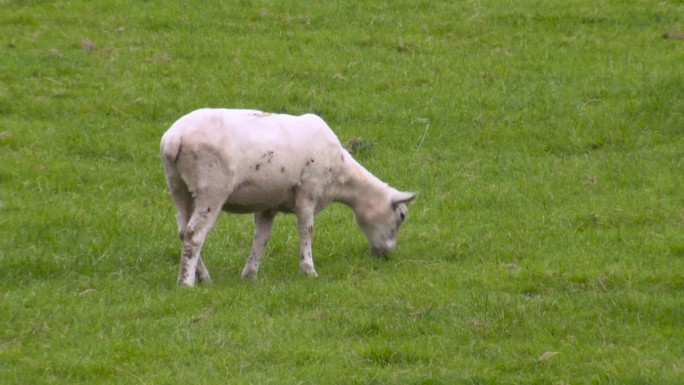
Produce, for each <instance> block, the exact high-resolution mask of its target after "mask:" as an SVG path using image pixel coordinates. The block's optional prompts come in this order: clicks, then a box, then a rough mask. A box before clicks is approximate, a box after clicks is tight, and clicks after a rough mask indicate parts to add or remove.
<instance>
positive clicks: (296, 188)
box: [161, 109, 416, 286]
mask: <svg viewBox="0 0 684 385" xmlns="http://www.w3.org/2000/svg"><path fill="white" fill-rule="evenodd" d="M161 155H162V161H163V164H164V170H165V172H166V177H167V181H168V184H169V189H170V191H171V194H172V195H173V199H174V201H175V203H176V208H177V210H178V215H177V220H178V233H179V236H180V238H181V240H182V241H183V251H182V255H181V264H180V272H179V274H178V284H179V285H183V286H193V285H194V283H195V280H196V279H198V280H200V281H205V282H206V281H211V278H210V276H209V272H208V270H207V268H206V267H205V265H204V263H203V261H202V258H201V256H200V250H201V248H202V244H203V243H204V239H205V237H206V235H207V233H208V232H209V230H210V229H211V228H212V227H213V225H214V223H215V221H216V219H217V218H218V216H219V213H220V212H221V211H222V210H223V211H227V212H232V213H254V224H255V232H254V242H253V244H252V250H251V252H250V254H249V258H248V260H247V264H246V265H245V267H244V269H243V271H242V277H243V278H244V279H249V278H255V277H256V275H257V271H258V269H259V260H260V258H261V254H262V251H263V249H264V247H265V246H266V243H267V242H268V238H269V236H270V234H271V229H272V227H273V219H274V217H275V215H276V214H277V213H278V212H285V213H294V214H295V215H296V216H297V228H298V230H299V245H300V254H299V269H300V271H301V272H302V273H304V274H307V275H310V276H316V275H317V274H316V270H315V269H314V263H313V257H312V254H311V240H312V235H313V218H314V215H316V214H317V213H318V212H320V211H321V210H322V209H323V208H325V207H326V206H327V205H328V204H330V203H331V202H340V203H343V204H345V205H347V206H349V207H350V208H351V209H352V210H353V211H354V214H355V216H356V221H357V223H358V224H359V226H360V227H361V229H363V232H364V233H365V235H366V237H367V239H368V242H369V244H370V247H371V251H372V253H373V254H374V255H386V254H388V253H390V252H391V251H393V250H394V248H395V247H396V242H397V233H398V231H399V226H400V225H401V224H402V222H403V221H404V219H405V218H406V215H407V208H406V203H408V202H410V201H411V200H413V199H414V198H415V197H416V194H415V193H409V192H401V191H398V190H396V189H394V188H392V187H390V186H388V185H387V184H386V183H384V182H382V181H381V180H380V179H378V178H376V177H375V176H374V175H373V174H371V173H370V172H368V171H367V170H366V169H365V168H363V166H361V165H360V164H359V163H357V162H356V161H355V160H354V159H353V158H352V156H351V155H350V154H349V153H348V152H347V151H346V150H345V149H344V148H343V147H342V145H341V144H340V141H339V140H338V139H337V136H335V134H334V133H333V132H332V130H331V129H330V128H329V127H328V125H327V124H326V123H325V122H324V121H323V120H322V119H321V118H320V117H318V116H316V115H312V114H306V115H303V116H291V115H284V114H271V113H264V112H261V111H255V110H230V109H200V110H197V111H194V112H191V113H189V114H187V115H185V116H183V117H182V118H180V119H179V120H178V121H176V122H175V123H174V124H173V125H172V126H171V128H169V130H168V131H167V132H166V133H165V134H164V136H163V137H162V140H161Z"/></svg>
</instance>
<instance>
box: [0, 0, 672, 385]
mask: <svg viewBox="0 0 684 385" xmlns="http://www.w3.org/2000/svg"><path fill="white" fill-rule="evenodd" d="M0 6H2V9H3V11H2V13H1V14H0V57H1V59H0V236H1V238H2V241H0V315H1V316H0V383H3V384H20V383H22V384H24V383H34V384H42V383H44V384H52V383H69V384H80V383H83V384H92V383H121V384H129V383H130V384H163V383H178V382H187V383H199V384H215V383H216V384H218V383H220V384H226V383H235V384H244V383H254V384H265V383H278V384H282V383H286V384H287V383H293V384H294V383H362V384H373V383H377V384H384V383H402V384H453V383H462V384H484V383H501V384H507V383H509V384H518V383H540V384H583V383H593V384H605V383H609V384H610V383H614V384H648V383H653V384H678V383H681V381H682V378H684V360H683V359H682V357H684V335H683V334H684V333H683V330H684V324H683V321H682V320H684V310H683V309H684V306H683V305H684V261H683V258H684V195H682V191H684V156H683V155H684V115H683V111H684V73H683V72H682V63H683V62H684V41H683V40H681V39H679V38H677V36H680V35H678V34H677V33H679V32H681V30H682V29H684V17H683V15H684V12H683V11H684V4H683V3H682V2H681V1H650V0H645V1H639V2H633V1H599V2H589V1H580V0H573V1H563V2H561V1H558V0H549V1H487V0H481V1H475V0H473V1H465V2H441V1H394V2H391V3H387V2H376V1H368V2H362V3H356V4H348V3H345V2H323V3H320V4H308V3H306V2H276V1H269V0H263V1H256V0H255V1H231V2H218V1H216V2H192V1H184V2H172V3H169V2H160V1H145V2H139V1H124V0H119V1H116V0H108V1H98V2H85V1H71V2H67V1H54V2H43V1H8V0H0ZM664 33H668V35H667V36H668V37H672V38H663V37H662V36H663V34H664ZM205 106H222V107H245V108H259V109H263V110H267V111H279V112H280V111H281V112H289V113H293V114H298V113H304V112H314V113H317V114H319V115H321V116H322V117H323V118H324V119H326V121H328V123H329V124H330V125H331V127H333V129H334V130H335V131H336V132H337V133H338V135H339V136H340V139H341V140H342V142H343V143H347V142H348V141H349V140H361V141H362V142H363V143H372V146H367V147H365V148H363V149H361V150H359V151H358V152H357V153H356V156H357V159H358V160H359V161H361V163H363V164H364V165H366V166H367V168H368V169H370V170H371V171H373V172H374V173H375V174H376V175H378V176H379V177H381V178H382V179H383V180H386V181H388V182H390V183H391V184H393V185H394V186H396V187H398V188H401V189H406V190H416V191H419V192H420V197H419V199H418V200H417V201H415V202H414V203H413V204H412V206H411V208H410V211H411V213H410V217H409V220H408V222H407V224H406V225H405V228H404V229H403V231H402V234H401V236H400V240H399V248H398V250H397V252H396V253H395V254H394V255H393V256H392V258H390V259H389V260H386V261H385V260H377V259H373V258H370V257H368V256H367V254H368V252H367V246H366V244H365V240H364V238H363V236H362V234H361V232H360V231H359V230H358V229H356V228H355V226H354V225H353V219H352V216H351V213H350V211H349V210H347V209H346V208H344V207H338V206H333V207H330V208H329V209H328V210H326V211H324V212H323V213H322V214H320V215H319V216H318V217H317V223H316V240H315V242H314V254H315V260H316V267H317V270H318V272H319V274H320V277H319V278H317V279H306V278H304V277H301V276H299V274H298V273H297V258H296V250H297V245H298V240H297V237H296V232H295V230H294V219H293V218H291V217H286V216H283V217H279V218H278V219H277V220H276V222H277V223H276V226H275V229H274V234H273V237H272V240H271V243H270V245H269V247H268V248H267V251H266V255H265V257H264V261H263V264H262V267H261V269H260V276H259V279H258V280H257V281H255V282H242V281H241V280H240V279H239V274H240V270H241V268H242V266H243V264H244V261H245V258H246V255H247V253H248V250H249V245H250V242H251V237H252V226H251V219H250V217H249V216H223V217H222V218H221V220H220V221H219V224H218V225H217V226H216V228H215V229H214V230H213V232H212V233H211V234H210V236H209V239H208V242H207V244H206V245H205V251H204V255H205V257H204V258H205V261H206V262H207V264H208V267H209V269H210V271H211V272H212V277H213V278H214V281H215V283H214V284H212V285H203V286H199V287H196V288H194V289H192V290H180V289H178V288H177V287H176V286H175V281H176V275H177V268H178V266H177V264H178V259H179V251H180V244H179V242H178V240H177V237H176V229H175V220H174V208H173V204H172V201H171V199H170V196H169V194H168V192H167V191H166V186H165V181H164V177H163V173H162V169H161V163H160V161H159V159H158V145H159V139H160V137H161V134H162V133H163V132H164V131H165V130H166V128H167V127H168V126H169V125H170V124H171V123H172V122H173V121H175V119H177V118H178V117H180V116H181V115H183V114H184V113H186V112H189V111H191V110H193V109H196V108H200V107H205Z"/></svg>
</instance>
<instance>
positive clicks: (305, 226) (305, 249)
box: [297, 209, 318, 277]
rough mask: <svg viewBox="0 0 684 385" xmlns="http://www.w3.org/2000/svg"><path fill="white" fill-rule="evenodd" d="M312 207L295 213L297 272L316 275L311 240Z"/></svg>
mask: <svg viewBox="0 0 684 385" xmlns="http://www.w3.org/2000/svg"><path fill="white" fill-rule="evenodd" d="M313 217H314V213H313V209H305V210H301V211H300V212H299V213H297V229H298V230H299V272H301V273H303V274H306V275H308V276H311V277H317V276H318V274H317V273H316V270H315V269H314V262H313V256H312V253H311V242H312V239H313Z"/></svg>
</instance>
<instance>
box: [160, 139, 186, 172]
mask: <svg viewBox="0 0 684 385" xmlns="http://www.w3.org/2000/svg"><path fill="white" fill-rule="evenodd" d="M182 150H183V143H182V141H181V137H180V136H179V135H174V134H169V133H167V134H165V135H164V136H163V137H162V140H161V156H162V160H163V161H164V164H168V165H171V164H175V163H176V162H178V158H179V157H180V154H181V151H182Z"/></svg>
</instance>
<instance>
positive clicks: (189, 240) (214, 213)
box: [178, 202, 221, 286]
mask: <svg viewBox="0 0 684 385" xmlns="http://www.w3.org/2000/svg"><path fill="white" fill-rule="evenodd" d="M220 213H221V204H207V203H202V202H196V204H195V208H194V211H193V213H192V217H190V221H189V222H188V225H187V227H186V229H185V233H184V237H183V252H182V254H181V263H180V270H179V272H178V285H180V286H194V285H195V279H197V278H199V279H200V280H205V281H206V280H209V279H210V278H209V272H208V271H207V268H206V267H205V266H204V263H203V262H202V261H201V257H200V251H201V249H202V245H203V244H204V240H205V238H206V236H207V233H209V230H211V228H212V227H213V226H214V223H215V222H216V219H217V218H218V216H219V214H220Z"/></svg>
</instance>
